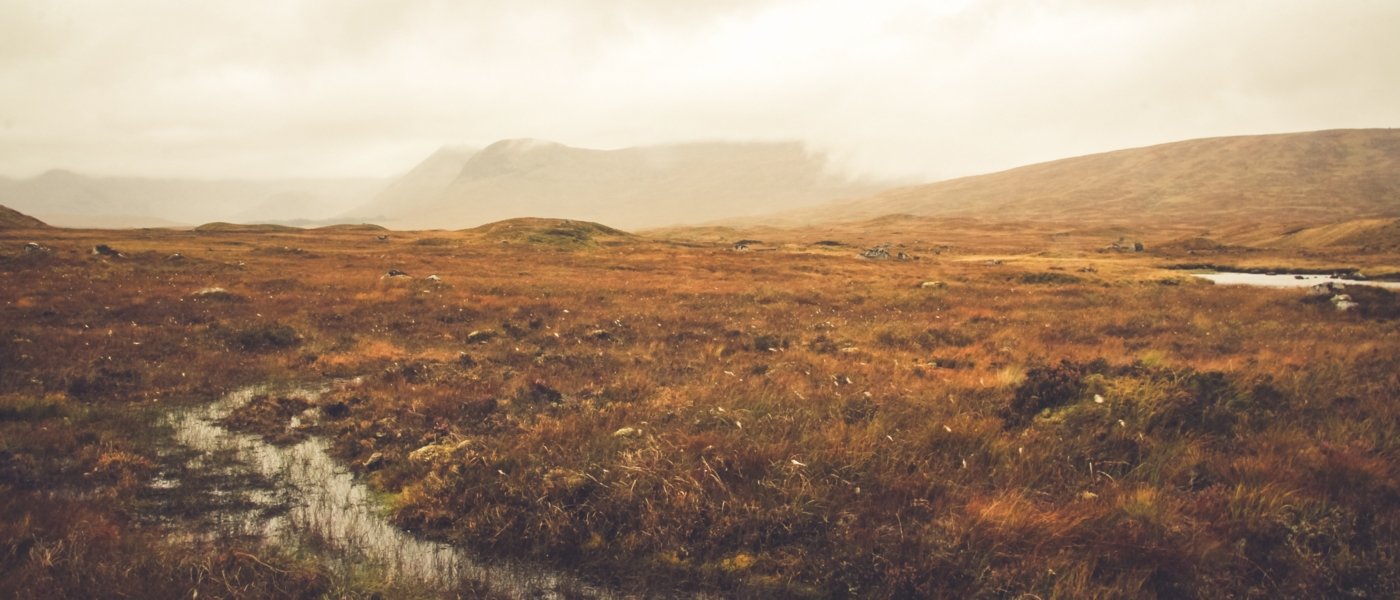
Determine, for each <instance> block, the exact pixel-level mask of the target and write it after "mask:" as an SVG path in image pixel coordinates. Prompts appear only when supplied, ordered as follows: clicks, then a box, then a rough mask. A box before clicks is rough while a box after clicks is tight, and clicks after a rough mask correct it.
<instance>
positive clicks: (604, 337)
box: [588, 329, 613, 342]
mask: <svg viewBox="0 0 1400 600" xmlns="http://www.w3.org/2000/svg"><path fill="white" fill-rule="evenodd" d="M588 337H589V338H591V339H595V340H598V341H600V342H606V341H608V340H611V339H613V336H612V334H611V333H608V330H606V329H594V330H593V331H590V332H588Z"/></svg>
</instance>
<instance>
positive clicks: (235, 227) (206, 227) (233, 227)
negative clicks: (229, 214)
mask: <svg viewBox="0 0 1400 600" xmlns="http://www.w3.org/2000/svg"><path fill="white" fill-rule="evenodd" d="M194 230H195V231H198V232H200V233H287V232H294V231H303V230H302V229H301V228H299V227H291V226H288V225H273V224H270V223H259V224H251V225H241V224H238V223H223V222H217V223H205V224H203V225H200V226H199V227H195V228H194Z"/></svg>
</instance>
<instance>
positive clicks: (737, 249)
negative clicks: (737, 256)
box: [734, 244, 749, 252]
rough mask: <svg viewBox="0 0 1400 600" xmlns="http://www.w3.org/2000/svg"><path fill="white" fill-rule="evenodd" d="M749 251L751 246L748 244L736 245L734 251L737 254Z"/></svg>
mask: <svg viewBox="0 0 1400 600" xmlns="http://www.w3.org/2000/svg"><path fill="white" fill-rule="evenodd" d="M748 249H749V245H748V244H734V251H735V252H745V251H747V250H748Z"/></svg>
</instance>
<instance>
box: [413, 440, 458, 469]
mask: <svg viewBox="0 0 1400 600" xmlns="http://www.w3.org/2000/svg"><path fill="white" fill-rule="evenodd" d="M454 446H455V444H452V445H449V444H428V445H427V446H423V447H422V448H419V449H417V450H414V451H412V452H409V453H408V462H411V463H416V464H432V463H437V462H442V461H445V460H447V459H448V458H451V456H452V450H453V448H454Z"/></svg>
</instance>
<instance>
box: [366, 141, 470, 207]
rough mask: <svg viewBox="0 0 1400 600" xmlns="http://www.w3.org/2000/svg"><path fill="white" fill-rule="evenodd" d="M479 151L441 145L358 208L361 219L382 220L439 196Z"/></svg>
mask: <svg viewBox="0 0 1400 600" xmlns="http://www.w3.org/2000/svg"><path fill="white" fill-rule="evenodd" d="M476 152H477V150H476V149H472V148H466V147H463V146H443V147H442V148H439V149H438V150H437V152H434V153H433V154H432V155H431V156H429V157H428V158H427V160H424V161H423V162H421V163H419V164H418V166H416V167H414V168H413V170H411V171H409V172H408V173H406V174H404V175H403V176H402V177H399V178H398V179H395V180H393V181H392V182H390V183H389V185H388V186H387V187H385V188H384V190H383V191H381V192H379V193H378V194H376V195H375V196H374V199H373V200H371V201H370V202H369V204H366V205H363V206H360V207H357V208H356V209H355V214H357V215H360V216H361V219H360V220H365V221H378V220H380V219H379V217H381V216H383V215H388V214H393V213H396V212H398V211H400V210H402V208H403V207H405V206H414V205H417V204H419V203H421V202H422V201H423V200H425V199H429V198H437V197H438V196H440V195H441V194H442V193H443V192H444V191H445V190H446V189H447V186H449V185H451V184H452V181H453V180H455V179H457V175H459V174H461V172H462V166H463V165H465V164H467V161H468V160H470V159H471V157H472V155H474V154H476Z"/></svg>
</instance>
